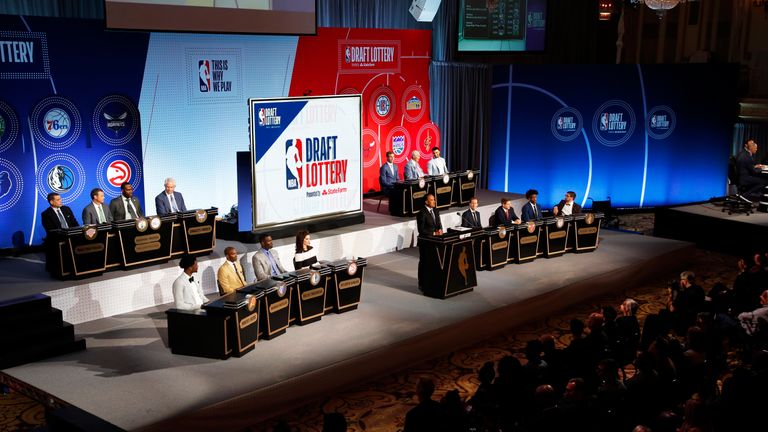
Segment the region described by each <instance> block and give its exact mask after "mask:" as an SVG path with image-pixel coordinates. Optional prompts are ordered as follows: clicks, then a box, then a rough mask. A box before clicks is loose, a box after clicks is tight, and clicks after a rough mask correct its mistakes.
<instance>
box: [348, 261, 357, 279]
mask: <svg viewBox="0 0 768 432" xmlns="http://www.w3.org/2000/svg"><path fill="white" fill-rule="evenodd" d="M355 273H357V263H356V262H354V261H350V263H349V265H348V266H347V274H348V275H350V276H354V274H355Z"/></svg>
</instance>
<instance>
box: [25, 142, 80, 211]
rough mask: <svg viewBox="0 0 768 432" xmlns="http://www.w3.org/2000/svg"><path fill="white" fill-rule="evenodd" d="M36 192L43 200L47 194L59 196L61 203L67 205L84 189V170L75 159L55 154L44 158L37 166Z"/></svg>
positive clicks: (66, 155)
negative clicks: (54, 193)
mask: <svg viewBox="0 0 768 432" xmlns="http://www.w3.org/2000/svg"><path fill="white" fill-rule="evenodd" d="M36 179H37V191H38V193H39V194H40V196H42V197H43V198H46V197H47V196H48V193H49V192H56V193H57V194H59V195H61V201H62V202H63V203H64V204H69V203H71V202H73V201H74V200H76V199H77V197H79V196H80V194H81V193H82V192H83V188H85V183H86V181H85V180H86V179H85V170H84V169H83V165H82V164H81V163H80V161H79V160H77V159H76V158H75V157H73V156H71V155H68V154H64V153H57V154H52V155H50V156H48V157H47V158H45V159H44V160H43V161H42V162H41V163H40V165H38V166H37V176H36Z"/></svg>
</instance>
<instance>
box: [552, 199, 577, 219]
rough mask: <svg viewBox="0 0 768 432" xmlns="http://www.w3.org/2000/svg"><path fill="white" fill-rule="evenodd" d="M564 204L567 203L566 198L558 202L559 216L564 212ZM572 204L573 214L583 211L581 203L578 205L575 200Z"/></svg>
mask: <svg viewBox="0 0 768 432" xmlns="http://www.w3.org/2000/svg"><path fill="white" fill-rule="evenodd" d="M564 205H565V200H560V202H559V203H557V214H558V216H559V215H560V214H562V211H563V206H564ZM572 206H573V211H572V212H571V214H577V213H581V206H580V205H578V204H576V203H575V202H574V203H573V204H572Z"/></svg>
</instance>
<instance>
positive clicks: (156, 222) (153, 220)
mask: <svg viewBox="0 0 768 432" xmlns="http://www.w3.org/2000/svg"><path fill="white" fill-rule="evenodd" d="M162 224H163V221H162V220H161V219H160V218H159V217H157V216H152V217H150V218H149V227H150V228H152V229H153V230H155V231H157V230H159V229H160V225H162Z"/></svg>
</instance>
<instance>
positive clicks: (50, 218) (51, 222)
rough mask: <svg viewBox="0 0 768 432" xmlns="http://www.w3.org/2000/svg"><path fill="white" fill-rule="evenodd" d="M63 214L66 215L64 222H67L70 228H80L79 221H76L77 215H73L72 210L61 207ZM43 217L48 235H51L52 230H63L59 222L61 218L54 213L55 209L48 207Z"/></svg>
mask: <svg viewBox="0 0 768 432" xmlns="http://www.w3.org/2000/svg"><path fill="white" fill-rule="evenodd" d="M61 214H63V215H64V220H66V221H67V225H69V228H73V227H76V226H80V224H79V223H78V222H77V219H75V214H74V213H72V209H70V208H69V207H67V206H61ZM41 216H42V222H43V228H45V232H46V233H49V232H51V231H52V230H57V229H61V222H59V218H58V216H56V212H54V211H53V208H51V207H48V208H47V209H45V211H44V212H43V214H42V215H41Z"/></svg>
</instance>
